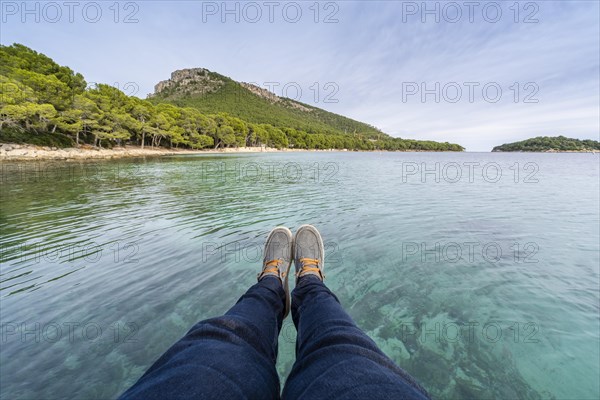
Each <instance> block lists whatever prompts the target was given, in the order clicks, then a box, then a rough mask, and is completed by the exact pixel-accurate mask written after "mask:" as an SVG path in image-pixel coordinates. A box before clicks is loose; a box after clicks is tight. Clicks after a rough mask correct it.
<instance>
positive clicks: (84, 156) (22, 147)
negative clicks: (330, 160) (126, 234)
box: [0, 143, 456, 161]
mask: <svg viewBox="0 0 600 400" xmlns="http://www.w3.org/2000/svg"><path fill="white" fill-rule="evenodd" d="M291 152H294V153H300V152H319V153H321V152H355V151H353V150H348V149H327V150H321V149H310V150H308V149H289V148H287V149H276V148H272V147H231V148H224V149H218V150H216V149H206V150H190V149H167V148H151V147H145V148H144V149H142V148H141V147H139V146H125V147H114V148H112V149H103V148H94V147H91V146H82V147H69V148H57V147H46V146H36V145H31V144H13V143H0V161H33V160H37V161H53V160H54V161H61V160H62V161H67V160H89V159H93V160H109V159H120V158H136V157H161V156H169V155H196V154H244V153H291ZM356 152H365V153H374V152H380V153H383V152H385V153H396V152H390V151H387V150H360V151H356ZM429 152H431V151H423V150H406V151H403V153H429ZM436 153H456V152H452V151H445V152H444V151H439V152H436Z"/></svg>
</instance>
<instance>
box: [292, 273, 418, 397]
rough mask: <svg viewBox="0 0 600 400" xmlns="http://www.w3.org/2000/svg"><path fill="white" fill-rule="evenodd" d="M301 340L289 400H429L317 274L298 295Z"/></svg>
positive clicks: (294, 315) (294, 300) (305, 280)
mask: <svg viewBox="0 0 600 400" xmlns="http://www.w3.org/2000/svg"><path fill="white" fill-rule="evenodd" d="M292 318H293V320H294V324H295V325H296V329H297V330H298V338H297V343H296V362H295V364H294V367H293V368H292V371H291V373H290V375H289V377H288V379H287V381H286V384H285V388H284V390H283V398H284V399H300V398H303V399H313V400H314V399H385V400H387V399H427V398H429V397H428V395H427V392H426V391H425V390H424V389H423V388H422V387H421V386H420V385H419V384H418V383H417V382H416V381H415V380H414V379H413V378H412V377H411V376H410V375H408V374H407V373H406V372H405V371H404V370H402V369H401V368H400V367H398V366H397V365H396V364H394V362H393V361H392V360H390V359H389V358H388V357H387V356H386V355H385V354H384V353H383V352H382V351H381V350H380V349H379V348H378V347H377V345H376V344H375V342H373V340H371V339H370V338H369V337H368V336H367V335H366V334H365V333H364V332H363V331H362V330H361V329H360V328H358V327H357V326H356V324H355V323H354V321H353V320H352V318H351V317H350V316H349V315H348V314H347V313H346V312H345V311H344V310H343V309H342V306H341V305H340V303H339V302H338V299H337V297H336V296H335V295H334V294H333V293H332V292H331V291H330V290H329V289H328V288H327V287H326V286H325V284H323V282H321V280H320V279H319V278H318V277H316V276H314V275H307V276H305V277H302V278H300V279H299V281H298V284H297V286H296V288H295V289H294V291H293V292H292Z"/></svg>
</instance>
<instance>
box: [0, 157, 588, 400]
mask: <svg viewBox="0 0 600 400" xmlns="http://www.w3.org/2000/svg"><path fill="white" fill-rule="evenodd" d="M0 185H1V189H2V191H1V197H0V205H1V213H0V225H1V233H2V236H1V239H0V244H1V251H2V253H1V257H2V258H1V266H0V310H1V315H0V319H1V327H2V332H1V333H2V336H1V343H0V344H1V352H0V388H1V389H0V397H1V398H3V399H4V398H5V399H59V398H60V399H62V398H73V399H94V398H95V399H109V398H114V397H116V396H117V395H118V394H120V393H121V392H122V391H123V390H125V389H126V388H127V387H129V386H130V385H131V384H133V383H134V382H135V381H136V379H137V378H139V376H140V375H141V374H142V373H143V372H144V371H145V370H146V369H147V368H148V367H149V366H150V365H151V364H152V362H153V361H155V360H156V359H157V358H158V357H159V356H160V355H161V354H162V353H163V352H164V351H165V350H166V349H167V348H168V347H169V346H170V345H172V344H173V343H174V342H175V341H176V340H177V339H179V338H180V337H181V336H182V335H184V334H185V332H186V331H187V330H188V329H189V328H190V327H191V326H192V325H193V324H194V323H196V322H197V321H198V320H201V319H204V318H208V317H214V316H217V315H219V314H222V313H224V312H225V311H226V310H227V309H228V308H229V307H230V306H232V305H233V304H234V302H235V301H236V300H237V298H238V297H239V296H241V295H242V294H243V293H244V291H245V290H246V289H247V288H248V287H249V286H250V285H252V284H253V283H254V282H255V280H256V273H257V272H258V270H259V265H260V260H261V251H262V245H263V241H264V238H265V237H266V235H267V233H268V232H269V230H270V229H271V228H273V227H274V226H277V225H286V226H288V227H290V228H292V229H294V228H297V227H298V226H299V225H301V224H304V223H312V224H314V225H316V226H317V227H318V228H319V229H320V230H321V232H322V234H323V237H324V239H325V241H326V242H327V244H326V247H327V260H326V275H327V280H326V283H327V284H328V285H329V286H330V288H331V289H332V290H333V291H334V292H335V293H336V294H337V295H338V297H339V298H340V301H341V302H342V304H343V305H344V307H345V308H346V309H347V310H348V312H349V313H350V314H351V315H352V317H353V318H354V319H355V320H356V322H357V323H358V325H359V326H360V327H361V328H362V329H364V330H365V331H366V332H367V333H368V334H369V335H370V336H371V337H372V338H373V339H374V340H375V341H376V342H377V343H378V344H379V345H380V346H381V348H382V349H383V350H384V351H385V352H386V353H387V354H388V355H389V356H390V357H392V358H393V359H394V360H395V361H396V362H397V363H398V364H399V365H400V366H402V367H403V368H405V369H406V370H407V371H408V372H410V373H411V374H412V375H414V376H415V377H416V378H417V379H418V380H420V381H421V382H422V383H423V385H424V386H425V387H426V388H427V389H428V390H429V391H430V393H431V394H432V395H433V396H434V397H436V398H478V399H480V398H486V399H491V398H504V399H506V398H510V399H513V398H515V399H516V398H523V399H538V398H558V399H567V398H568V399H597V398H598V397H599V396H600V389H599V380H598V377H599V372H600V371H599V359H600V351H599V346H600V345H599V343H600V338H599V323H600V319H599V286H598V285H599V268H600V267H599V263H600V260H599V253H600V251H599V241H600V237H599V233H600V232H599V230H600V221H599V192H600V189H599V157H598V155H593V154H491V153H490V154H487V153H486V154H484V153H481V154H478V153H463V154H430V153H421V154H407V153H390V154H387V153H384V154H377V153H294V154H281V153H278V154H252V155H224V156H214V155H210V156H209V155H202V156H190V157H172V158H160V159H145V160H144V159H142V160H126V161H100V162H88V163H79V162H77V163H35V162H34V163H3V164H2V180H1V182H0ZM295 335H296V333H295V329H294V327H293V324H292V322H291V318H288V319H287V320H286V321H285V322H284V326H283V329H282V334H281V336H280V352H279V359H278V364H277V367H278V370H279V372H280V375H281V378H282V383H283V382H284V381H285V376H286V375H287V373H288V372H289V371H290V369H291V366H292V363H293V360H294V341H295Z"/></svg>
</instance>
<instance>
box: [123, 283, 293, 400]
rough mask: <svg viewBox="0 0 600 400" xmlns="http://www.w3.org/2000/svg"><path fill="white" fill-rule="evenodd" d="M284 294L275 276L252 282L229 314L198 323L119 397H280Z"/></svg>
mask: <svg viewBox="0 0 600 400" xmlns="http://www.w3.org/2000/svg"><path fill="white" fill-rule="evenodd" d="M284 305H285V293H284V290H283V286H282V284H281V282H280V281H279V279H277V278H276V277H265V278H263V279H262V280H261V281H260V282H258V283H257V284H255V285H254V286H252V287H251V288H250V289H249V290H248V291H247V292H246V294H244V295H243V296H242V297H241V298H240V299H239V301H238V302H237V304H236V305H235V306H233V307H232V308H231V309H230V310H229V311H228V312H227V313H226V314H225V315H223V316H221V317H218V318H212V319H207V320H204V321H201V322H199V323H198V324H196V325H195V326H194V327H193V328H192V329H191V330H190V331H189V332H188V333H187V335H185V336H184V337H183V338H182V339H181V340H179V341H178V342H177V343H175V344H174V345H173V346H172V347H171V348H170V349H169V350H168V351H167V352H166V353H165V354H163V355H162V356H161V357H160V358H159V359H158V360H157V361H156V362H155V363H154V365H152V367H150V369H148V371H146V373H145V374H144V375H143V376H142V377H141V378H140V379H139V380H138V381H137V383H136V384H135V385H134V386H132V387H131V388H130V389H129V390H127V391H126V392H125V393H123V395H122V396H121V397H120V399H161V400H162V399H175V398H178V399H195V398H201V399H217V398H222V399H242V398H248V399H259V398H260V399H276V398H279V391H280V386H279V376H278V374H277V371H276V369H275V361H276V358H277V338H278V336H279V330H280V329H281V323H282V320H283V313H284Z"/></svg>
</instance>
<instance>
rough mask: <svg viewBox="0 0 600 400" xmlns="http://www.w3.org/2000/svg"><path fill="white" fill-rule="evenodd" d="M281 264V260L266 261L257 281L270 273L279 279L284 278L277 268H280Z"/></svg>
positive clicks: (283, 274)
mask: <svg viewBox="0 0 600 400" xmlns="http://www.w3.org/2000/svg"><path fill="white" fill-rule="evenodd" d="M281 264H283V260H282V259H281V258H278V259H276V260H271V261H268V262H267V263H266V264H265V266H264V267H263V270H262V272H260V273H259V274H258V280H260V278H262V277H263V276H265V275H267V274H271V273H275V274H277V276H278V277H280V278H281V279H283V278H285V272H283V271H282V272H280V270H279V267H280V266H281Z"/></svg>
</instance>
